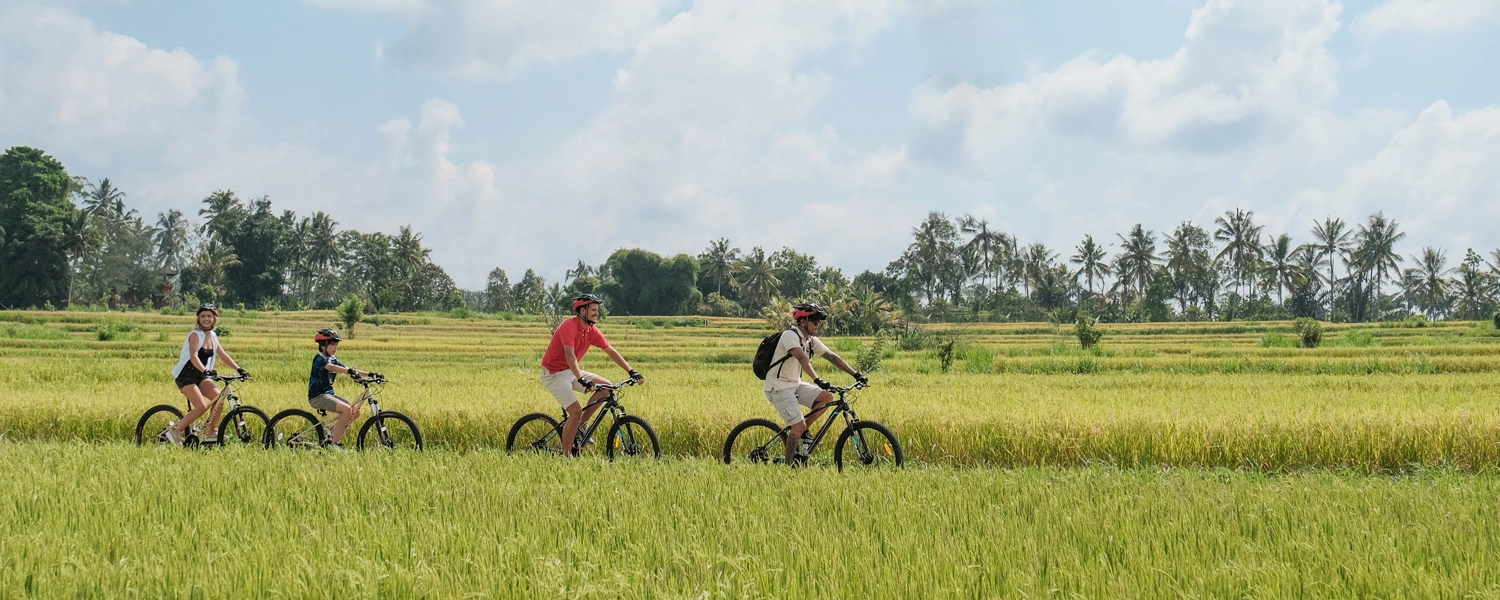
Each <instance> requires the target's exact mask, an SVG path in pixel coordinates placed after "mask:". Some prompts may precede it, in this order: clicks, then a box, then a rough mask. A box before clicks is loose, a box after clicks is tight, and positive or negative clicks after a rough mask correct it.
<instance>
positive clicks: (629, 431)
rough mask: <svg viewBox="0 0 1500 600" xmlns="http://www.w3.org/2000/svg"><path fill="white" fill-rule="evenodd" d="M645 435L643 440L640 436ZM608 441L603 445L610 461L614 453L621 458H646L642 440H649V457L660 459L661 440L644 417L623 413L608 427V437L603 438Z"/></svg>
mask: <svg viewBox="0 0 1500 600" xmlns="http://www.w3.org/2000/svg"><path fill="white" fill-rule="evenodd" d="M642 437H645V438H646V439H645V440H642V439H641V438H642ZM605 439H606V440H607V441H608V443H606V444H605V445H604V448H605V454H606V455H607V456H609V459H610V460H611V461H613V460H615V457H616V455H618V456H619V458H621V459H636V458H646V454H647V448H646V447H645V445H644V444H642V443H641V442H642V441H649V442H651V447H650V458H653V459H657V460H660V459H661V441H660V440H659V439H657V437H656V430H655V429H652V428H651V424H650V423H647V422H646V420H645V419H643V418H641V417H638V416H635V415H625V416H624V417H622V418H620V420H618V421H615V424H614V425H611V426H610V428H609V437H608V438H605Z"/></svg>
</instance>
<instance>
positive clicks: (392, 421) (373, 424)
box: [359, 410, 422, 450]
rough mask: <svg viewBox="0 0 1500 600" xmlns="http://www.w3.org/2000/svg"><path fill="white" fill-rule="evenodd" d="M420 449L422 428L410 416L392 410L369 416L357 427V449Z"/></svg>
mask: <svg viewBox="0 0 1500 600" xmlns="http://www.w3.org/2000/svg"><path fill="white" fill-rule="evenodd" d="M366 448H369V449H371V450H421V449H422V430H421V429H417V422H416V421H413V420H412V419H411V417H408V416H406V415H404V414H401V413H398V412H396V411H393V410H388V411H385V412H382V413H380V414H378V415H375V416H373V417H370V419H369V420H368V421H365V424H364V426H363V427H360V428H359V449H360V450H364V449H366Z"/></svg>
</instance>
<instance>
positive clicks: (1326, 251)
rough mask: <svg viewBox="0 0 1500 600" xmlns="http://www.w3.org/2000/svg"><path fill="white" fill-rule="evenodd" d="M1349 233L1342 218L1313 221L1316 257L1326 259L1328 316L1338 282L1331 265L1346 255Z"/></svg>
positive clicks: (1331, 310) (1331, 309)
mask: <svg viewBox="0 0 1500 600" xmlns="http://www.w3.org/2000/svg"><path fill="white" fill-rule="evenodd" d="M1350 233H1352V232H1350V231H1349V229H1348V228H1346V227H1345V226H1344V220H1343V219H1335V218H1333V217H1329V218H1327V219H1323V222H1322V223H1318V222H1316V221H1314V222H1313V229H1312V234H1313V238H1314V239H1316V240H1318V242H1317V244H1315V245H1314V246H1313V247H1314V248H1316V249H1317V252H1316V258H1318V259H1325V260H1327V261H1328V279H1326V280H1324V281H1325V282H1326V283H1327V284H1328V292H1329V293H1328V314H1329V316H1330V318H1331V317H1332V315H1333V300H1334V294H1333V290H1334V287H1335V284H1336V283H1337V282H1338V279H1337V278H1335V277H1334V273H1333V265H1334V263H1335V261H1337V260H1338V258H1339V257H1340V256H1347V254H1348V252H1349V247H1350V246H1349V235H1350Z"/></svg>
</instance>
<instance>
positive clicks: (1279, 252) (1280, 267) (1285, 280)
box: [1265, 233, 1296, 304]
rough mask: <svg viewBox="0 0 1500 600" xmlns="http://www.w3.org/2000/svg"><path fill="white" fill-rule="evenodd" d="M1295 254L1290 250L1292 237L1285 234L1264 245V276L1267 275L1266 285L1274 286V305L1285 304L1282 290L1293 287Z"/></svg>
mask: <svg viewBox="0 0 1500 600" xmlns="http://www.w3.org/2000/svg"><path fill="white" fill-rule="evenodd" d="M1295 252H1296V250H1294V249H1293V248H1292V236H1289V235H1287V234H1285V233H1283V234H1281V235H1279V236H1276V237H1275V238H1272V239H1270V241H1269V242H1267V243H1266V247H1265V255H1266V274H1267V275H1269V276H1270V277H1268V278H1267V279H1268V283H1272V282H1274V283H1275V284H1276V303H1277V304H1285V302H1286V297H1285V296H1283V295H1282V289H1283V288H1289V287H1293V286H1294V285H1295V283H1296V282H1295V281H1294V275H1296V264H1295V262H1296V257H1295V256H1293V254H1294V253H1295Z"/></svg>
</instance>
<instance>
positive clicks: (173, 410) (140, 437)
mask: <svg viewBox="0 0 1500 600" xmlns="http://www.w3.org/2000/svg"><path fill="white" fill-rule="evenodd" d="M161 413H166V414H169V415H172V417H171V418H170V419H168V423H167V424H166V427H161V428H160V429H156V426H155V425H151V428H152V429H156V431H153V432H151V433H149V434H144V430H145V429H146V428H147V426H148V425H149V424H150V422H151V419H152V417H156V416H158V415H159V414H161ZM181 420H182V411H181V410H179V409H178V408H177V407H175V406H172V405H171V404H158V405H156V406H153V407H151V408H148V409H146V412H144V413H142V414H141V418H140V420H138V421H136V423H135V445H137V446H144V445H145V441H146V440H148V439H149V440H153V441H154V442H155V443H157V444H170V443H171V442H168V441H166V440H164V439H161V437H160V436H161V434H162V433H163V432H165V431H166V430H167V427H171V426H173V425H176V424H177V422H178V421H181Z"/></svg>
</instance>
